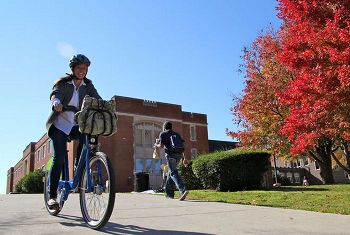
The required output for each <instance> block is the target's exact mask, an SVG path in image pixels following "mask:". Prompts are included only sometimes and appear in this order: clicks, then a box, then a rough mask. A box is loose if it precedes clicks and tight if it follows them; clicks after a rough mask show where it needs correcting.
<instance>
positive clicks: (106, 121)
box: [77, 96, 117, 136]
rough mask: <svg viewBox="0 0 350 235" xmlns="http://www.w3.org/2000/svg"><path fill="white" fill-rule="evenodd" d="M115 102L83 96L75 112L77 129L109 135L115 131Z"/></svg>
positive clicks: (91, 133)
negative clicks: (81, 102)
mask: <svg viewBox="0 0 350 235" xmlns="http://www.w3.org/2000/svg"><path fill="white" fill-rule="evenodd" d="M115 112H116V108H115V102H114V101H113V100H110V101H106V100H101V99H96V98H93V97H90V96H85V97H84V100H83V105H82V108H81V111H80V112H78V113H77V117H78V118H77V120H78V124H79V131H80V132H81V133H85V134H90V135H104V136H110V135H113V134H114V133H115V132H116V131H117V115H116V113H115Z"/></svg>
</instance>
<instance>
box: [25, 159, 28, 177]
mask: <svg viewBox="0 0 350 235" xmlns="http://www.w3.org/2000/svg"><path fill="white" fill-rule="evenodd" d="M27 168H28V161H27V160H25V161H24V174H25V175H26V174H27Z"/></svg>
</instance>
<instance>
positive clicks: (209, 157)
mask: <svg viewBox="0 0 350 235" xmlns="http://www.w3.org/2000/svg"><path fill="white" fill-rule="evenodd" d="M269 156H270V154H269V153H268V152H265V151H255V150H244V149H234V150H228V151H218V152H214V153H209V154H205V155H200V156H199V157H198V158H196V159H195V160H194V161H193V165H192V168H193V172H194V174H195V175H196V177H197V178H199V179H200V181H201V183H202V185H203V187H204V188H209V189H215V190H218V191H223V192H225V191H237V190H244V189H255V188H259V187H261V182H262V179H263V174H264V173H265V172H266V171H267V170H268V166H269V164H270V162H269Z"/></svg>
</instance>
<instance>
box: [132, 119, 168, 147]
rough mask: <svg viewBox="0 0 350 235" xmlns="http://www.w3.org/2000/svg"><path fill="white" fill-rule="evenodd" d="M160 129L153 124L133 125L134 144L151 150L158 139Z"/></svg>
mask: <svg viewBox="0 0 350 235" xmlns="http://www.w3.org/2000/svg"><path fill="white" fill-rule="evenodd" d="M161 130H162V129H161V127H160V126H159V125H157V124H154V123H147V122H142V123H138V124H136V125H135V144H136V146H139V147H146V148H152V147H153V145H154V143H155V142H156V139H158V138H159V134H160V132H161Z"/></svg>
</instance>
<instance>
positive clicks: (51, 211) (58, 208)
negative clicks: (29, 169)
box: [43, 172, 64, 216]
mask: <svg viewBox="0 0 350 235" xmlns="http://www.w3.org/2000/svg"><path fill="white" fill-rule="evenodd" d="M43 181H44V203H45V207H46V210H47V211H48V212H49V214H50V215H53V216H56V215H58V213H60V211H61V210H62V207H63V205H64V202H61V203H60V202H59V201H58V203H59V205H61V206H59V205H57V206H54V207H49V205H48V204H47V202H48V200H49V199H50V174H49V172H45V176H44V178H43ZM61 192H62V190H58V191H57V199H58V200H60V199H61Z"/></svg>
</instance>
